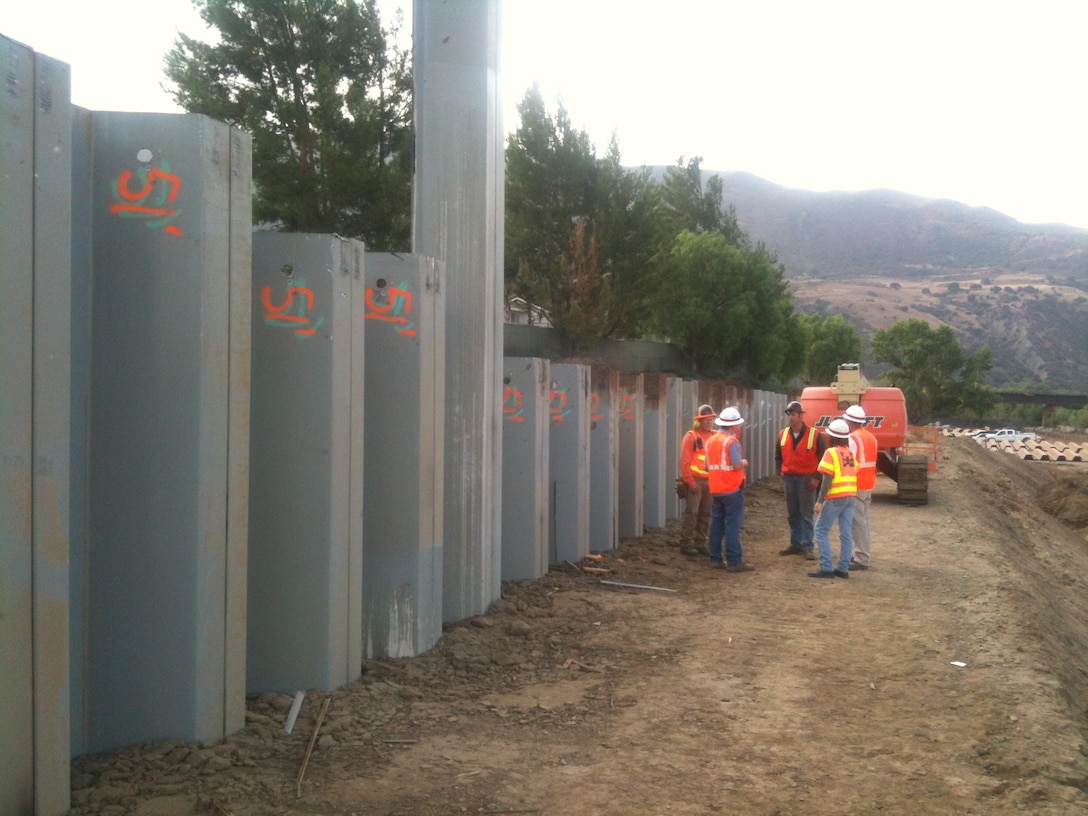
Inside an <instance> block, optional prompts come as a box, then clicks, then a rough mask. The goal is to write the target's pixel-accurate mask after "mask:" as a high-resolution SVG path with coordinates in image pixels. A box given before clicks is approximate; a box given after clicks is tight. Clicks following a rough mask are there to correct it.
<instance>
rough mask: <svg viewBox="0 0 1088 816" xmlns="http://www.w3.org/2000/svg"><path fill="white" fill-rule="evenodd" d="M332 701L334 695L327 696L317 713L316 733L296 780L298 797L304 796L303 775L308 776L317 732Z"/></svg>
mask: <svg viewBox="0 0 1088 816" xmlns="http://www.w3.org/2000/svg"><path fill="white" fill-rule="evenodd" d="M330 702H332V697H326V698H325V702H324V703H322V704H321V713H320V714H318V715H317V722H315V723H314V733H313V734H311V735H310V745H309V746H308V747H307V748H306V755H305V756H304V757H303V758H302V767H301V768H299V769H298V779H296V780H295V798H296V799H298V798H300V797H301V796H302V777H304V776H306V766H307V765H309V764H310V754H312V753H313V752H314V743H316V742H317V732H318V731H320V730H321V723H323V722H324V721H325V712H327V711H328V710H329V703H330Z"/></svg>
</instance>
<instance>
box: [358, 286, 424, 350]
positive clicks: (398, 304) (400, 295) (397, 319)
mask: <svg viewBox="0 0 1088 816" xmlns="http://www.w3.org/2000/svg"><path fill="white" fill-rule="evenodd" d="M403 286H404V284H403V283H402V284H401V285H400V287H396V286H394V287H389V288H385V287H384V286H379V287H378V288H377V289H376V290H375V289H374V288H373V287H367V290H366V313H365V314H364V316H363V317H364V319H366V320H381V321H383V322H386V323H396V324H398V325H399V328H398V329H397V334H403V335H406V336H408V337H414V336H415V334H416V330H415V328H414V327H415V323H414V322H412V321H411V320H409V319H408V315H410V314H411V313H412V293H411V292H409V291H408V290H407V289H404V288H402V287H403Z"/></svg>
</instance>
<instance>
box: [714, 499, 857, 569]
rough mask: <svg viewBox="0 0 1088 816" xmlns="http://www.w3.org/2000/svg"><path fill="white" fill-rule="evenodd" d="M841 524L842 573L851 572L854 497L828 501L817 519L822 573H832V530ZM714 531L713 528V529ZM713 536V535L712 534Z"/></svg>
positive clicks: (817, 540)
mask: <svg viewBox="0 0 1088 816" xmlns="http://www.w3.org/2000/svg"><path fill="white" fill-rule="evenodd" d="M836 521H838V522H839V565H838V566H837V567H836V568H835V569H837V570H839V571H840V572H849V571H850V559H851V558H852V557H853V555H854V531H853V528H854V497H853V496H843V497H842V498H841V499H827V500H826V501H824V504H823V507H822V508H821V509H820V517H819V518H817V519H816V531H815V536H816V546H817V547H819V548H820V572H831V541H830V538H829V536H830V533H831V528H832V527H833V526H834V525H835V522H836ZM711 529H713V528H711ZM711 535H713V534H711Z"/></svg>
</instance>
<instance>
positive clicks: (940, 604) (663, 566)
mask: <svg viewBox="0 0 1088 816" xmlns="http://www.w3.org/2000/svg"><path fill="white" fill-rule="evenodd" d="M940 456H941V459H940V465H939V468H938V470H937V472H936V473H935V474H933V479H932V482H931V487H930V502H929V504H928V505H926V506H923V507H907V506H902V505H899V504H897V503H896V501H895V498H894V484H892V483H890V482H888V481H886V480H884V479H883V477H882V478H881V481H880V482H879V483H878V486H877V491H876V494H875V496H874V500H873V508H872V524H873V568H872V569H871V570H869V571H868V572H861V573H854V574H853V575H852V576H851V577H850V579H849V580H841V579H836V580H834V581H815V580H812V579H809V578H807V577H806V572H807V571H808V570H809V569H811V568H812V564H811V562H806V561H803V560H802V559H800V558H799V557H797V556H788V557H781V556H779V555H777V552H778V550H779V549H780V548H781V547H782V546H784V543H785V532H786V526H785V519H784V515H783V509H784V507H783V500H782V494H781V489H780V487H779V484H778V483H777V482H767V483H762V484H757V485H754V486H752V487H751V488H750V489H749V491H748V503H747V510H746V517H745V527H744V533H743V540H744V543H745V555H746V558H747V559H748V560H749V561H752V562H753V563H754V564H755V565H756V566H757V570H756V571H755V572H753V573H748V574H728V573H724V572H722V571H719V570H710V569H708V568H707V566H706V563H705V561H704V560H703V559H701V558H688V557H685V556H682V555H680V554H679V552H678V550H677V549H676V547H675V546H674V545H675V543H676V542H675V539H676V531H675V529H673V528H672V527H670V528H668V529H666V530H656V531H651V532H650V533H648V534H647V535H646V536H645V537H643V538H640V539H636V540H631V541H626V542H624V543H623V545H622V547H621V548H620V549H619V550H617V551H615V552H612V553H608V554H606V555H605V560H604V562H603V563H602V564H600V565H597V566H600V567H602V568H605V569H608V570H610V572H608V573H606V574H597V575H591V574H588V573H583V572H578V571H576V570H575V569H573V568H568V569H565V570H554V571H553V572H551V573H550V574H549V575H548V576H546V577H545V578H544V579H541V580H539V581H533V582H518V583H512V584H508V585H506V586H504V593H503V598H502V599H501V600H500V601H499V602H497V603H496V604H495V606H494V608H493V609H492V610H491V611H490V612H489V613H488V614H487V615H484V616H481V617H480V618H477V619H474V620H471V621H467V622H464V623H462V624H459V625H457V626H453V627H450V628H449V629H448V630H447V631H446V633H445V635H444V636H443V638H442V641H441V642H440V644H439V645H438V647H436V648H435V649H433V650H432V651H431V652H429V653H427V654H425V655H422V656H420V657H417V658H412V659H406V660H396V661H376V662H372V663H368V664H367V665H366V666H365V674H364V677H363V679H362V680H361V681H359V682H358V683H355V684H352V685H351V686H349V687H347V688H344V689H341V690H339V691H337V692H336V693H334V694H331V695H321V694H316V693H315V694H311V695H309V697H308V699H307V703H306V705H305V706H304V708H303V711H302V715H301V717H300V718H299V721H298V723H297V724H296V726H295V729H294V732H293V734H292V735H291V736H286V735H285V734H284V733H283V728H282V726H283V721H284V717H285V714H286V709H287V708H288V706H289V705H290V702H291V698H290V697H289V696H286V695H284V696H271V695H269V696H264V697H261V698H259V699H256V700H253V701H251V704H250V711H249V715H248V722H249V725H248V726H247V728H246V729H245V730H244V731H243V732H241V733H240V734H238V735H235V736H234V737H232V738H231V739H230V740H228V741H227V742H226V743H224V744H221V745H214V746H192V745H182V744H179V743H160V744H156V745H151V746H144V747H142V748H139V749H133V750H130V751H124V752H118V753H114V754H110V755H105V756H97V757H85V758H82V759H80V760H78V761H77V763H76V769H75V774H74V777H75V778H74V781H73V788H74V791H73V801H74V804H75V805H76V807H75V809H74V810H73V813H74V814H99V813H103V814H110V815H111V816H112V815H113V814H117V815H118V816H119V814H122V813H132V812H135V813H138V814H141V815H142V816H152V815H153V814H157V815H158V816H181V815H182V814H234V816H248V815H249V814H290V815H293V814H359V816H364V814H365V815H369V814H383V815H384V814H388V815H389V816H394V815H396V816H431V815H432V814H459V813H523V814H547V815H548V816H579V815H580V814H586V815H587V816H588V815H589V814H593V816H601V814H698V815H700V816H703V815H707V814H767V815H768V816H770V814H777V815H778V816H786V815H787V814H797V815H798V816H800V814H806V815H810V814H862V813H882V814H941V816H946V815H947V814H989V815H992V814H1005V813H1023V812H1027V813H1033V814H1055V815H1057V814H1062V815H1063V816H1064V815H1065V814H1072V813H1082V812H1088V756H1086V754H1088V743H1086V737H1088V675H1086V669H1088V592H1086V589H1088V541H1086V537H1085V530H1086V529H1088V465H1073V464H1070V465H1062V466H1059V465H1052V464H1044V463H1028V462H1021V461H1019V460H1017V459H1015V458H1014V457H1012V456H1009V455H1006V454H997V453H993V452H989V451H986V450H984V449H982V448H981V447H979V446H978V445H976V444H975V443H974V442H970V441H967V440H961V439H948V440H944V441H943V442H942V448H941V454H940ZM1044 506H1045V507H1047V508H1048V509H1049V510H1050V512H1047V511H1046V510H1044V509H1043V508H1044ZM1054 514H1061V515H1063V516H1064V517H1065V518H1066V519H1067V521H1066V522H1064V523H1063V522H1062V521H1059V520H1058V519H1057V518H1055V515H1054ZM1078 528H1079V531H1078ZM602 577H603V578H605V579H606V580H612V581H618V582H624V583H633V584H640V585H645V586H650V587H657V588H659V589H626V588H617V587H611V586H607V585H602V584H600V583H599V579H600V578H602ZM662 590H674V591H662ZM326 697H330V698H331V701H330V704H329V710H328V715H327V717H326V718H325V720H324V722H323V723H322V725H321V728H320V730H319V731H318V732H317V733H318V737H317V743H316V745H315V748H314V750H313V753H312V756H311V757H310V759H309V762H308V764H307V767H306V771H305V774H304V776H303V779H302V781H301V783H299V781H298V777H299V769H300V766H301V764H302V761H303V759H304V757H305V754H306V749H307V746H308V745H309V743H310V739H311V735H312V733H313V729H314V723H315V720H316V718H317V714H318V711H319V708H320V706H321V703H322V702H323V701H324V699H325V698H326ZM299 792H300V793H301V796H297V795H296V794H297V793H299Z"/></svg>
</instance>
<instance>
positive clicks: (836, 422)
mask: <svg viewBox="0 0 1088 816" xmlns="http://www.w3.org/2000/svg"><path fill="white" fill-rule="evenodd" d="M827 432H828V433H829V434H831V436H834V437H837V438H839V439H849V438H850V426H849V425H847V424H846V420H845V419H833V420H831V423H830V424H829V425H828V426H827Z"/></svg>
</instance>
